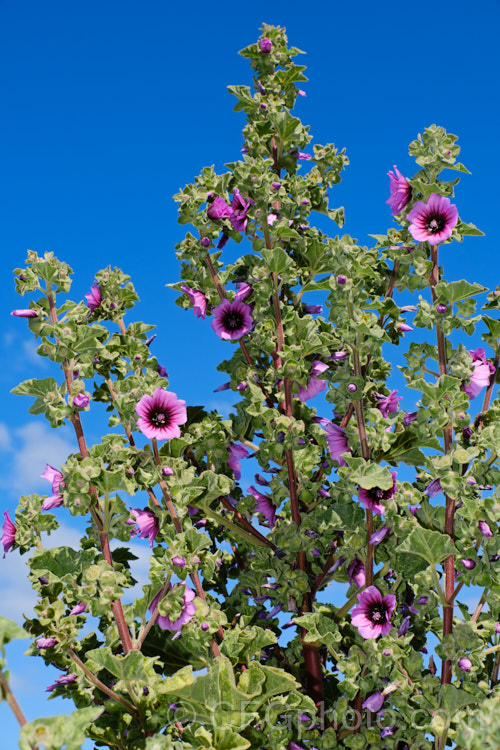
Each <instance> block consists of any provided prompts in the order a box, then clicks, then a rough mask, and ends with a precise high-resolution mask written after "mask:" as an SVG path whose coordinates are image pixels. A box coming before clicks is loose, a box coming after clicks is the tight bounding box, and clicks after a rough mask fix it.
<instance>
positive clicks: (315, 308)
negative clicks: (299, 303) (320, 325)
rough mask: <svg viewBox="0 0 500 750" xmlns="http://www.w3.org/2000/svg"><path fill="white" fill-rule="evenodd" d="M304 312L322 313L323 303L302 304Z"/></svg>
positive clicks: (308, 313) (309, 313) (311, 313)
mask: <svg viewBox="0 0 500 750" xmlns="http://www.w3.org/2000/svg"><path fill="white" fill-rule="evenodd" d="M304 312H305V313H306V314H307V315H321V314H322V313H323V305H304Z"/></svg>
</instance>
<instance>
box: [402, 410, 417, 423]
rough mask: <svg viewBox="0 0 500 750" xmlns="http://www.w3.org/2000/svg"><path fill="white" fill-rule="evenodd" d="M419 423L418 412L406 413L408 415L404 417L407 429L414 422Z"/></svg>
mask: <svg viewBox="0 0 500 750" xmlns="http://www.w3.org/2000/svg"><path fill="white" fill-rule="evenodd" d="M416 421H417V412H416V411H410V412H406V414H405V415H404V417H403V424H404V426H405V427H408V425H410V424H411V423H412V422H416Z"/></svg>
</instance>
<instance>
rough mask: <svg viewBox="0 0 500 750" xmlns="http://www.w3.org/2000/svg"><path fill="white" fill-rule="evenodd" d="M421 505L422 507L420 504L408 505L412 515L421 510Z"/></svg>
mask: <svg viewBox="0 0 500 750" xmlns="http://www.w3.org/2000/svg"><path fill="white" fill-rule="evenodd" d="M420 507H421V506H420V505H409V506H408V510H409V511H410V513H411V514H412V516H414V515H415V514H416V512H417V510H420Z"/></svg>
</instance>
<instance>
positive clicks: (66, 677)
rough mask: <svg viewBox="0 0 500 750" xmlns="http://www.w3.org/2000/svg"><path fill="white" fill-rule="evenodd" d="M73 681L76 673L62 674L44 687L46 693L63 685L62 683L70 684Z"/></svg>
mask: <svg viewBox="0 0 500 750" xmlns="http://www.w3.org/2000/svg"><path fill="white" fill-rule="evenodd" d="M73 682H76V674H62V675H61V676H60V677H57V679H56V681H55V682H54V683H53V684H52V685H49V686H48V687H46V688H45V692H46V693H50V692H51V691H52V690H55V689H56V688H58V687H63V686H64V685H71V684H72V683H73Z"/></svg>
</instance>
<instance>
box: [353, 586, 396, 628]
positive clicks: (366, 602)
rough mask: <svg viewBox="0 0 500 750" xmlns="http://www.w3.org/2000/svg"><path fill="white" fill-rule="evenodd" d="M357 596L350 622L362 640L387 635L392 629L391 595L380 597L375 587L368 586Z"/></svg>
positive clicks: (392, 608) (393, 601) (394, 600)
mask: <svg viewBox="0 0 500 750" xmlns="http://www.w3.org/2000/svg"><path fill="white" fill-rule="evenodd" d="M357 596H358V602H359V604H357V605H356V606H355V607H354V609H353V610H352V615H351V622H352V624H353V625H354V627H356V628H357V629H358V632H359V634H360V636H361V637H362V638H365V639H368V638H377V637H378V636H379V635H387V633H388V632H389V630H390V629H391V628H392V625H391V614H392V612H393V610H394V608H395V607H396V597H395V596H394V595H393V594H387V596H382V594H381V593H380V591H379V590H378V589H377V587H376V586H368V588H367V589H365V590H364V591H362V592H361V593H360V594H358V595H357Z"/></svg>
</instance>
